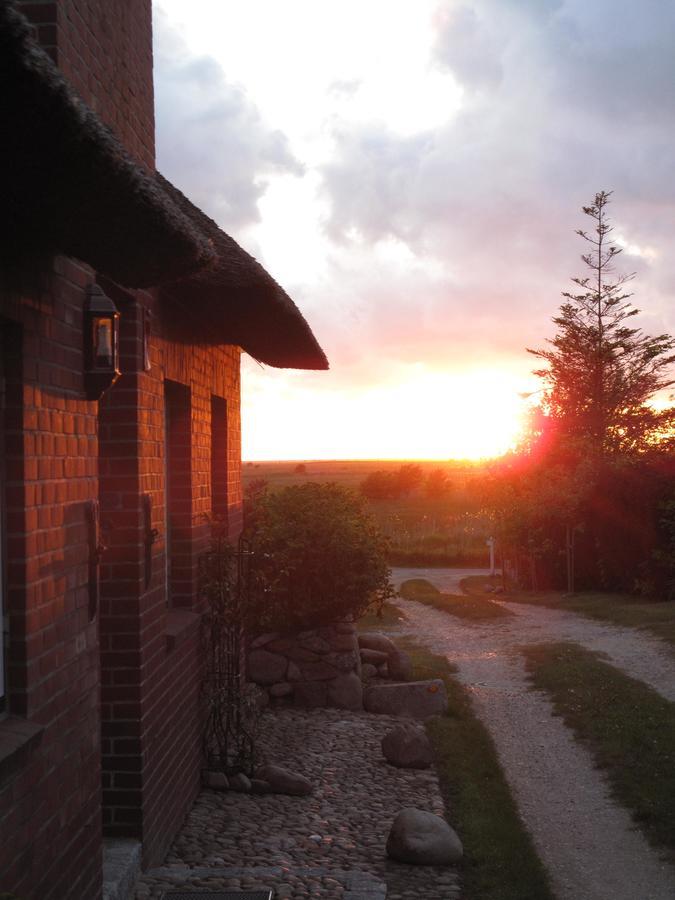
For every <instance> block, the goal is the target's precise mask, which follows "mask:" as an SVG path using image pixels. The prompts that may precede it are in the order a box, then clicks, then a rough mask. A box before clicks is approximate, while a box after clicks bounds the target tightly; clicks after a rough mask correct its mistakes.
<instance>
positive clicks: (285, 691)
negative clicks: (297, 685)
mask: <svg viewBox="0 0 675 900" xmlns="http://www.w3.org/2000/svg"><path fill="white" fill-rule="evenodd" d="M269 690H270V697H277V698H278V697H288V695H289V694H292V693H293V685H292V684H289V683H288V682H287V681H280V682H279V683H278V684H273V685H272V687H271V688H270V689H269Z"/></svg>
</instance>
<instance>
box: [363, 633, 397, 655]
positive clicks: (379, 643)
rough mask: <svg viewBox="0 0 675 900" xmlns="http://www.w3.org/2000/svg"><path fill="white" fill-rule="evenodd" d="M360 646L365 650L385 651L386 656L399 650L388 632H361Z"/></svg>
mask: <svg viewBox="0 0 675 900" xmlns="http://www.w3.org/2000/svg"><path fill="white" fill-rule="evenodd" d="M359 647H362V648H363V649H365V650H378V651H379V652H380V653H384V654H385V656H389V654H390V653H396V652H397V648H396V644H395V643H394V642H393V641H392V639H391V638H388V637H387V636H386V634H380V633H379V632H376V631H373V632H368V633H367V634H360V635H359Z"/></svg>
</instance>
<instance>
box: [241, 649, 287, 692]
mask: <svg viewBox="0 0 675 900" xmlns="http://www.w3.org/2000/svg"><path fill="white" fill-rule="evenodd" d="M247 666H248V677H249V678H250V680H251V681H255V683H256V684H275V683H276V682H277V681H284V680H285V675H286V669H287V668H288V660H287V659H286V657H285V656H279V654H278V653H270V652H269V650H251V652H250V653H249V655H248V660H247Z"/></svg>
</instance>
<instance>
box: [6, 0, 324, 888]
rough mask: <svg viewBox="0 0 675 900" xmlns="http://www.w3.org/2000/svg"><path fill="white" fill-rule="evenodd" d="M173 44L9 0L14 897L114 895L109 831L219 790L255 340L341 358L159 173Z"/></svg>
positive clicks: (69, 0) (146, 826)
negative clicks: (161, 93)
mask: <svg viewBox="0 0 675 900" xmlns="http://www.w3.org/2000/svg"><path fill="white" fill-rule="evenodd" d="M151 39H152V33H151V9H150V0H106V2H105V3H103V2H96V0H56V2H53V0H52V2H29V0H23V2H20V0H16V2H14V3H11V2H9V0H0V115H1V116H2V122H3V137H2V139H1V140H0V183H1V190H2V198H3V204H2V220H3V221H2V235H1V238H2V240H1V241H0V383H1V385H2V416H1V419H0V442H1V446H2V472H1V482H0V491H1V495H2V519H1V520H0V558H1V563H2V581H1V582H0V599H1V601H2V610H3V614H4V622H5V623H6V624H5V640H4V642H3V643H2V645H0V647H1V648H2V660H1V665H0V688H1V690H0V892H2V891H12V892H14V893H16V894H17V896H19V897H21V898H22V900H33V898H40V900H96V898H99V897H100V896H101V870H102V853H103V851H102V848H103V843H104V836H113V837H114V836H117V837H128V838H133V839H136V840H138V841H139V842H141V844H142V854H143V863H144V865H152V864H156V863H157V862H159V861H160V860H161V858H162V856H163V854H164V853H165V851H166V849H167V847H168V844H169V842H170V841H171V839H172V837H173V835H174V833H175V832H176V830H177V829H178V827H179V826H180V824H181V822H182V819H183V817H184V816H185V814H186V812H187V810H188V809H189V807H190V804H191V802H192V801H193V799H194V797H195V795H196V793H197V790H198V787H199V778H200V765H201V760H200V749H201V748H200V721H199V703H198V690H199V679H200V656H199V646H200V644H199V636H200V628H199V625H200V618H201V612H202V610H201V609H200V604H199V600H198V597H197V590H196V588H197V583H196V582H197V561H198V558H199V556H200V553H202V552H203V550H204V549H205V548H206V546H207V545H208V541H209V536H210V524H209V520H208V517H214V516H215V517H218V518H219V519H221V520H224V521H226V523H227V527H228V530H229V534H230V536H231V537H232V538H235V537H236V535H237V534H238V532H239V529H240V526H241V482H240V466H241V460H240V415H239V403H240V399H239V360H240V353H241V351H242V349H243V350H245V351H247V352H249V353H250V354H251V355H252V356H254V357H255V358H256V359H258V360H260V361H261V362H264V363H267V364H270V365H273V366H279V367H294V368H313V369H324V368H327V362H326V359H325V356H324V354H323V352H322V350H321V348H320V347H319V346H318V344H317V343H316V340H315V339H314V336H313V335H312V333H311V331H310V329H309V326H308V325H307V323H306V322H305V320H304V319H303V318H302V316H301V314H300V312H299V311H298V310H297V308H296V307H295V305H294V304H293V302H292V301H291V300H290V298H289V297H288V296H287V295H286V294H285V293H284V291H283V290H282V289H281V288H280V287H279V285H277V284H276V283H275V282H274V280H273V279H272V278H271V276H270V275H269V274H268V273H267V272H266V271H265V270H264V269H263V268H262V267H261V266H260V265H259V264H258V263H257V262H256V261H255V260H254V259H252V258H251V257H250V256H248V254H246V253H245V251H243V250H242V249H241V248H240V247H239V246H238V245H237V244H236V243H235V242H234V241H233V240H232V239H231V238H230V237H229V236H228V235H226V234H224V233H223V232H222V231H221V230H220V229H219V228H218V226H217V225H216V224H215V223H214V222H212V221H211V220H210V219H208V218H207V217H206V216H205V215H204V214H203V213H202V212H201V211H200V210H198V209H197V208H196V207H194V206H193V205H192V204H191V203H190V201H189V200H188V199H187V198H186V197H184V196H183V195H182V194H181V193H180V192H179V191H177V190H176V189H175V188H174V187H173V186H172V185H171V184H170V183H169V182H168V181H166V180H165V179H163V178H162V177H161V176H160V175H159V174H158V173H156V172H155V167H154V116H153V86H152V40H151ZM113 304H114V308H116V311H117V313H118V314H119V316H117V314H116V313H114V312H111V310H112V309H113ZM102 310H103V312H101V311H102ZM106 316H107V318H106ZM117 329H119V343H118V352H119V357H118V359H116V358H115V353H114V347H115V336H116V330H117ZM118 362H119V366H118ZM117 367H118V368H119V370H120V372H121V374H120V375H119V377H116V372H115V369H116V368H117ZM103 369H105V370H106V371H105V372H103V374H102V373H101V370H103ZM108 369H110V372H108ZM106 379H107V381H108V384H109V386H106V384H105V383H104V382H106ZM110 382H112V384H110Z"/></svg>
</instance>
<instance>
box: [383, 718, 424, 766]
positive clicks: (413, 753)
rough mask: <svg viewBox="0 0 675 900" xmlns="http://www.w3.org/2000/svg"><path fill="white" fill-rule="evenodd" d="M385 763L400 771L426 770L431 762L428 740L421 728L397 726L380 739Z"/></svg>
mask: <svg viewBox="0 0 675 900" xmlns="http://www.w3.org/2000/svg"><path fill="white" fill-rule="evenodd" d="M382 753H383V755H384V758H385V759H386V760H387V762H389V763H391V764H392V765H393V766H398V767H399V768H401V769H428V768H429V766H430V765H431V763H432V761H433V752H432V750H431V744H430V743H429V738H428V737H427V734H426V732H425V731H424V729H423V728H418V727H417V726H415V725H397V727H396V728H394V729H392V731H388V732H387V733H386V734H385V736H384V737H383V738H382Z"/></svg>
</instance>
